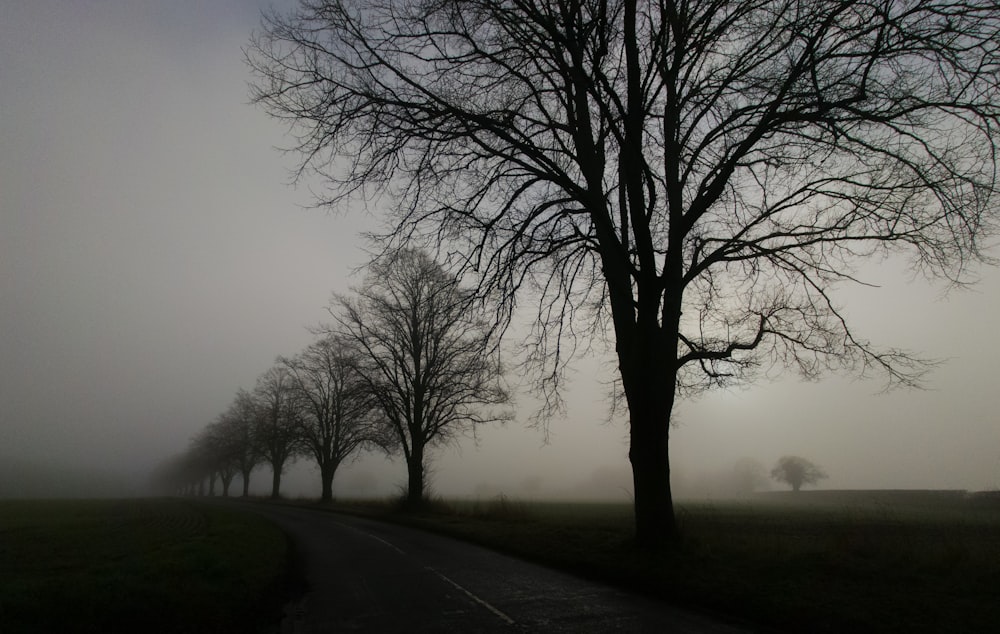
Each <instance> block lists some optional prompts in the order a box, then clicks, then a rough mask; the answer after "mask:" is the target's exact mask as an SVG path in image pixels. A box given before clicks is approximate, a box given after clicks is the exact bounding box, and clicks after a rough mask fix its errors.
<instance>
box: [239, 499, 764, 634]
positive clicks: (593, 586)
mask: <svg viewBox="0 0 1000 634" xmlns="http://www.w3.org/2000/svg"><path fill="white" fill-rule="evenodd" d="M242 508H245V509H246V510H248V511H252V512H254V513H259V514H261V515H264V516H265V517H267V518H269V519H270V520H271V521H273V522H274V523H275V524H277V525H278V526H279V527H281V528H282V529H283V530H284V531H285V532H286V533H288V535H289V536H290V537H291V538H292V541H293V542H294V543H295V546H296V551H297V557H298V558H299V562H300V565H301V567H302V571H303V574H304V576H305V581H306V584H307V585H308V587H307V588H306V589H305V593H304V595H303V596H302V597H301V598H299V599H298V600H296V601H295V602H293V603H292V604H289V606H287V608H286V617H285V619H284V621H283V622H282V626H281V632H282V634H322V633H326V632H380V633H381V632H462V633H466V632H470V633H471V632H484V633H491V632H546V633H550V632H551V633H558V632H566V633H569V632H572V633H574V634H576V633H584V632H677V633H685V634H686V633H706V634H733V633H736V632H741V631H745V630H740V629H738V628H735V627H733V626H729V625H725V624H722V623H717V622H714V621H712V620H710V619H708V618H706V617H704V616H701V615H697V614H693V613H689V612H685V611H682V610H679V609H675V608H672V607H670V606H667V605H664V604H662V603H659V602H656V601H653V600H650V599H646V598H641V597H637V596H633V595H630V594H628V593H626V592H623V591H621V590H617V589H615V588H611V587H609V586H605V585H601V584H598V583H594V582H591V581H586V580H583V579H580V578H578V577H574V576H572V575H568V574H565V573H562V572H558V571H555V570H551V569H549V568H545V567H543V566H539V565H536V564H532V563H528V562H525V561H522V560H519V559H516V558H513V557H509V556H506V555H501V554H498V553H496V552H493V551H491V550H488V549H485V548H481V547H479V546H475V545H472V544H468V543H465V542H462V541H458V540H455V539H451V538H448V537H443V536H439V535H435V534H433V533H428V532H425V531H421V530H417V529H413V528H407V527H403V526H398V525H395V524H388V523H384V522H378V521H374V520H369V519H364V518H358V517H354V516H349V515H341V514H336V513H329V512H324V511H318V510H312V509H305V508H297V507H291V506H279V505H264V504H246V505H245V506H242Z"/></svg>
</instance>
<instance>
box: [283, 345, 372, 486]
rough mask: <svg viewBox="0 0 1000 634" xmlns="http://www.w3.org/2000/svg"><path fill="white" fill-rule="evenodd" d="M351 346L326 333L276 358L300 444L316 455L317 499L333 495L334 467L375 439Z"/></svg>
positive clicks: (366, 395)
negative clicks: (293, 352)
mask: <svg viewBox="0 0 1000 634" xmlns="http://www.w3.org/2000/svg"><path fill="white" fill-rule="evenodd" d="M357 356H358V355H357V351H356V349H355V348H353V347H352V346H351V345H348V343H347V342H345V341H343V340H342V339H341V338H340V337H338V336H337V335H333V334H329V335H326V336H324V337H323V338H321V339H319V340H318V341H315V342H313V343H312V344H310V345H309V346H308V347H307V348H306V349H305V350H303V351H302V352H301V353H299V354H298V355H296V356H295V357H292V358H291V359H285V358H283V359H281V363H282V364H283V365H284V366H285V367H286V368H287V369H288V372H289V375H290V378H291V398H292V399H293V400H294V401H295V402H296V403H297V406H296V410H297V411H298V412H299V418H298V421H297V422H298V432H299V436H300V439H301V442H302V446H303V449H304V450H305V451H307V452H308V453H309V454H310V455H311V456H312V458H313V460H315V461H316V465H317V466H318V467H319V472H320V480H321V482H322V495H321V499H322V500H323V501H324V502H328V501H330V500H332V499H333V478H334V476H335V475H336V473H337V468H338V467H339V466H340V465H341V464H343V462H344V461H345V460H347V459H348V458H349V457H350V456H351V455H352V454H354V453H355V452H357V451H358V450H359V449H361V448H362V447H364V446H365V445H366V444H370V443H372V442H373V441H374V440H375V434H374V425H373V421H372V417H371V416H370V412H371V410H372V406H373V403H372V399H371V397H370V395H369V392H368V391H367V389H366V385H365V382H364V380H363V379H362V377H361V375H360V373H359V372H358V367H357V366H358V364H357Z"/></svg>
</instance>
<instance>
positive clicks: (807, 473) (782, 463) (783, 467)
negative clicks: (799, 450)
mask: <svg viewBox="0 0 1000 634" xmlns="http://www.w3.org/2000/svg"><path fill="white" fill-rule="evenodd" d="M771 477H772V478H774V479H775V480H777V481H778V482H784V483H785V484H787V485H789V486H791V487H792V490H793V491H798V490H799V489H801V488H802V485H803V484H816V483H817V482H819V481H820V480H823V479H825V478H826V477H827V475H826V472H825V471H823V470H822V469H820V468H819V467H817V466H816V465H814V464H813V463H811V462H809V461H808V460H806V459H805V458H800V457H799V456H782V457H781V458H779V459H778V462H777V463H775V465H774V468H773V469H771Z"/></svg>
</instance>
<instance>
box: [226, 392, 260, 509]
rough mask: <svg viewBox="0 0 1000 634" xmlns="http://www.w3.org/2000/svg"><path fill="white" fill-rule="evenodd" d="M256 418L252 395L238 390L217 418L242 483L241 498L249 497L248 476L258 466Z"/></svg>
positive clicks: (255, 404)
mask: <svg viewBox="0 0 1000 634" xmlns="http://www.w3.org/2000/svg"><path fill="white" fill-rule="evenodd" d="M257 417H258V412H257V403H256V402H255V400H254V397H253V395H252V394H251V393H250V392H248V391H246V390H244V389H242V388H240V389H239V390H238V391H237V392H236V398H234V399H233V402H232V404H231V405H230V406H229V408H228V409H227V410H226V411H225V412H224V413H223V414H222V415H221V416H220V417H219V418H220V421H222V425H223V426H224V428H225V436H226V438H227V442H228V443H230V447H229V448H230V451H231V452H232V455H233V460H234V462H235V464H236V469H237V471H239V474H240V477H241V479H242V481H243V492H242V495H243V497H248V496H249V495H250V475H251V474H252V473H253V470H254V469H256V468H257V465H259V464H260V461H261V454H260V451H259V450H258V447H257V442H256V440H255V438H254V430H255V427H256V421H257Z"/></svg>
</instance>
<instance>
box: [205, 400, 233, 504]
mask: <svg viewBox="0 0 1000 634" xmlns="http://www.w3.org/2000/svg"><path fill="white" fill-rule="evenodd" d="M194 444H195V445H197V446H198V447H199V451H200V452H201V453H202V454H203V455H204V456H205V460H206V461H207V463H208V465H209V466H210V468H211V469H212V471H213V473H215V474H216V475H218V477H219V480H220V482H221V483H222V497H229V487H230V485H231V484H232V482H233V478H235V477H236V474H237V473H238V472H239V471H240V469H239V463H240V457H241V453H242V441H241V438H240V436H239V430H238V427H235V426H234V425H233V424H232V423H231V421H230V420H229V419H228V418H227V414H222V415H220V416H219V417H218V418H217V419H216V420H214V421H213V422H212V423H210V424H209V425H208V426H206V427H205V429H204V430H202V431H201V433H199V434H198V436H196V437H195V440H194ZM209 494H211V486H210V493H209Z"/></svg>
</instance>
